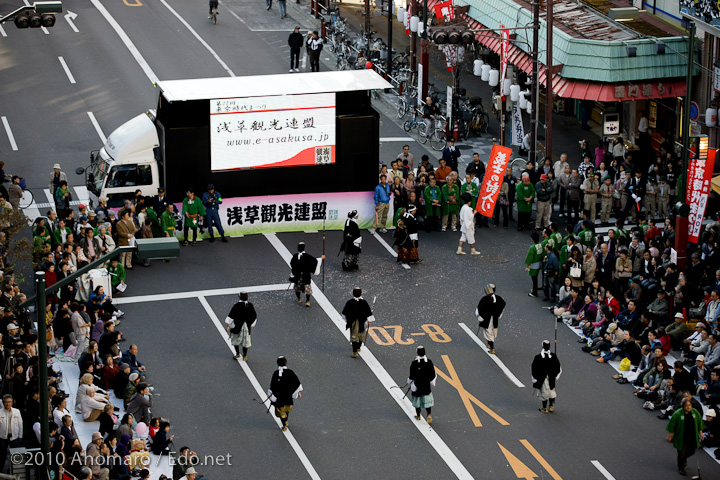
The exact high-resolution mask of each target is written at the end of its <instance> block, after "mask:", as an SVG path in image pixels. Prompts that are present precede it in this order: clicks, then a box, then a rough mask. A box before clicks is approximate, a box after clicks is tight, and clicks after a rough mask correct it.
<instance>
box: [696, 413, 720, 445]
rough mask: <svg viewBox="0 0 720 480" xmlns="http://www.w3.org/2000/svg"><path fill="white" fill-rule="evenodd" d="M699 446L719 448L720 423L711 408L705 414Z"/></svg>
mask: <svg viewBox="0 0 720 480" xmlns="http://www.w3.org/2000/svg"><path fill="white" fill-rule="evenodd" d="M700 444H701V445H702V446H703V447H705V448H716V447H720V421H718V420H717V418H716V413H715V410H714V409H712V408H711V409H710V410H708V411H707V412H705V430H703V432H702V438H701V440H700Z"/></svg>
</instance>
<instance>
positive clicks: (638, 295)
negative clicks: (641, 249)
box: [623, 275, 642, 304]
mask: <svg viewBox="0 0 720 480" xmlns="http://www.w3.org/2000/svg"><path fill="white" fill-rule="evenodd" d="M641 281H642V277H641V276H639V275H637V276H635V277H633V278H631V279H629V280H628V288H627V290H625V292H624V294H623V296H624V297H625V303H626V304H627V303H629V302H635V303H636V304H637V303H638V302H640V301H641V300H642V286H641V285H640V282H641Z"/></svg>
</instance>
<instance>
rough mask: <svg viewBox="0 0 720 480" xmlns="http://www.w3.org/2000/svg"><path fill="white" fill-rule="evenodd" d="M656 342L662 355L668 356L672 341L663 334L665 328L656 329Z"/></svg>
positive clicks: (668, 336)
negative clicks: (660, 346) (658, 343)
mask: <svg viewBox="0 0 720 480" xmlns="http://www.w3.org/2000/svg"><path fill="white" fill-rule="evenodd" d="M657 340H658V341H659V342H660V345H662V351H663V355H670V347H672V339H671V338H670V335H668V334H667V333H665V327H659V328H658V329H657Z"/></svg>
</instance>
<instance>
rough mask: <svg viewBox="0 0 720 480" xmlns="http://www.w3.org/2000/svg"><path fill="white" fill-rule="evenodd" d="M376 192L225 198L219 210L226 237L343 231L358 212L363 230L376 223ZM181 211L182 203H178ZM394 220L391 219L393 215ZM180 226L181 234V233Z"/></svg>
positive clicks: (359, 222) (178, 209) (359, 223)
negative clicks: (351, 216)
mask: <svg viewBox="0 0 720 480" xmlns="http://www.w3.org/2000/svg"><path fill="white" fill-rule="evenodd" d="M373 198H374V192H333V193H306V194H299V195H277V196H264V197H236V198H223V202H222V204H221V205H220V207H219V209H218V214H219V216H220V221H221V222H222V225H223V228H224V229H225V234H226V235H251V234H254V233H273V232H302V231H308V230H318V231H320V230H322V229H323V219H325V225H324V228H325V230H342V229H343V227H344V226H345V220H347V218H348V217H347V215H348V212H351V211H353V210H357V212H358V215H359V218H358V219H357V223H358V226H359V227H360V228H370V227H372V226H373V221H374V220H375V202H374V200H373ZM175 208H176V209H177V211H178V212H181V211H182V203H179V204H176V205H175ZM390 217H392V216H390ZM181 227H182V226H181V225H178V231H181V230H182V228H181Z"/></svg>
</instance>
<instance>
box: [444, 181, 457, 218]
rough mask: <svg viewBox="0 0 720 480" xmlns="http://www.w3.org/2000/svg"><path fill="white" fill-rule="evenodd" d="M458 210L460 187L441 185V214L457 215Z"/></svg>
mask: <svg viewBox="0 0 720 480" xmlns="http://www.w3.org/2000/svg"><path fill="white" fill-rule="evenodd" d="M459 211H460V188H459V187H458V186H457V185H453V186H452V188H449V187H448V186H447V185H443V187H442V213H443V215H457V214H458V212H459Z"/></svg>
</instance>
